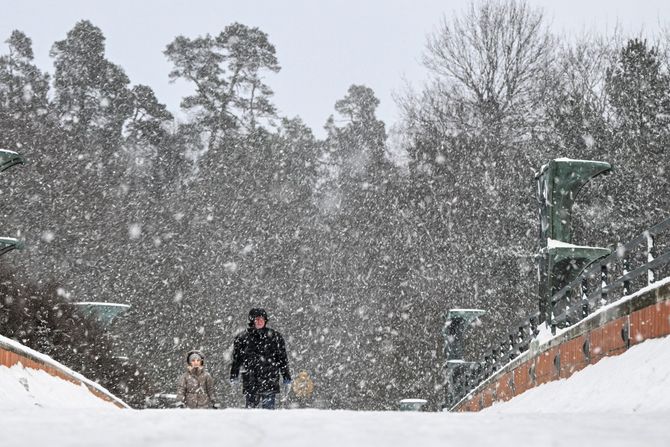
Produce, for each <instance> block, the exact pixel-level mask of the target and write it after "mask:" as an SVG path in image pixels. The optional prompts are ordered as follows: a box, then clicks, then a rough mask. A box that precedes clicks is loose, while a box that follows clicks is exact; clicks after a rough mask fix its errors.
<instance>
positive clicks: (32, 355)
mask: <svg viewBox="0 0 670 447" xmlns="http://www.w3.org/2000/svg"><path fill="white" fill-rule="evenodd" d="M0 349H4V350H8V351H9V352H14V353H16V354H17V355H19V356H21V357H24V358H27V359H30V360H34V361H37V362H38V363H41V364H43V365H46V366H49V367H51V368H54V369H56V370H58V371H60V372H61V373H63V374H64V375H65V376H67V377H71V378H73V379H75V380H76V381H79V382H80V385H75V384H74V383H72V382H68V381H67V380H63V379H61V378H58V377H55V376H52V375H50V374H48V373H47V372H45V371H42V370H38V369H34V368H24V367H23V365H22V364H17V365H12V366H11V367H10V368H8V367H7V366H4V365H0V408H6V407H3V405H4V401H5V399H4V397H5V393H10V392H11V391H8V390H11V389H14V388H13V387H12V386H11V385H7V384H8V383H12V380H11V379H5V377H11V376H14V377H15V380H14V382H17V381H18V383H19V384H21V385H22V386H23V388H24V391H26V392H27V393H29V394H30V392H31V390H30V382H29V381H28V380H29V379H30V378H31V377H32V381H33V382H35V384H36V386H37V388H36V389H47V388H48V387H46V386H44V387H42V386H41V384H44V383H47V381H46V379H40V378H38V377H42V376H44V377H47V378H49V380H55V381H57V382H53V383H56V384H57V385H54V386H55V387H59V386H61V382H62V383H64V384H66V385H70V386H72V387H75V388H82V389H84V390H85V391H86V392H87V393H88V395H90V396H91V397H92V398H94V399H97V400H99V401H101V402H103V403H104V404H105V405H112V404H111V403H110V402H106V401H104V400H103V399H101V398H100V397H96V396H95V395H94V394H93V392H92V391H91V389H93V390H94V391H95V392H98V393H100V394H101V395H105V396H107V397H109V398H110V399H112V400H115V401H116V403H117V404H118V405H119V406H123V407H126V408H130V407H129V406H128V405H127V404H126V403H125V402H123V401H122V400H120V399H119V398H117V397H116V396H114V395H113V394H112V393H110V392H109V391H107V389H105V388H104V387H103V386H101V385H99V384H97V383H95V382H93V381H92V380H89V379H87V378H86V377H84V376H83V375H81V374H79V373H78V372H76V371H73V370H71V369H70V368H68V367H67V366H65V365H63V364H61V363H59V362H57V361H56V360H54V359H52V358H51V357H49V356H48V355H45V354H42V353H41V352H38V351H35V350H34V349H30V348H29V347H27V346H24V345H22V344H21V343H19V342H17V341H15V340H12V339H10V338H7V337H3V336H2V335H0ZM15 368H16V369H17V370H23V371H24V372H25V374H24V375H17V374H15V373H14V372H13V371H14V369H15ZM7 371H12V373H11V374H8V373H7ZM37 373H39V374H37ZM24 383H28V386H27V389H26V385H23V384H24ZM29 394H28V395H29ZM13 395H14V396H16V394H13ZM34 397H35V398H36V399H38V401H33V402H32V403H31V404H30V405H38V404H41V402H40V401H39V399H40V398H41V395H40V396H38V395H35V396H34ZM46 399H47V400H48V401H49V402H52V401H51V400H49V399H50V398H49V397H46ZM53 402H56V401H55V400H53ZM75 407H76V405H75ZM117 408H118V407H117Z"/></svg>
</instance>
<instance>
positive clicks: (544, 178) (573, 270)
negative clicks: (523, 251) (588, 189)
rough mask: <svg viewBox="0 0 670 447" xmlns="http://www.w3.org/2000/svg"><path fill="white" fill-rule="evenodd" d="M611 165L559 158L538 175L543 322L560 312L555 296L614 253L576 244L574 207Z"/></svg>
mask: <svg viewBox="0 0 670 447" xmlns="http://www.w3.org/2000/svg"><path fill="white" fill-rule="evenodd" d="M611 170H612V167H611V166H610V164H609V163H605V162H601V161H590V160H571V159H567V158H557V159H555V160H552V161H550V162H549V163H548V164H547V165H545V166H543V167H542V169H541V170H540V173H539V174H538V175H537V176H536V180H537V185H538V189H537V198H538V202H539V207H540V254H539V265H538V271H539V298H540V299H539V307H540V322H547V323H550V322H551V319H552V315H553V314H554V312H555V311H557V309H553V308H552V303H551V297H552V296H553V295H554V294H555V293H556V292H557V291H559V290H560V289H561V288H562V287H563V286H565V285H566V284H568V283H569V282H570V281H572V280H573V279H574V278H576V277H577V275H579V273H581V272H582V270H583V269H584V268H586V266H588V265H589V264H591V263H592V262H594V261H596V260H597V259H600V258H602V257H603V256H607V255H608V254H610V250H608V249H606V248H601V247H588V246H578V245H572V206H573V204H574V202H575V198H576V197H577V195H578V194H579V191H580V190H581V189H582V187H583V186H584V185H585V184H586V183H588V182H589V180H591V179H592V178H593V177H596V176H598V175H600V174H604V173H607V172H610V171H611Z"/></svg>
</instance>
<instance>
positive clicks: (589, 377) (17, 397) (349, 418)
mask: <svg viewBox="0 0 670 447" xmlns="http://www.w3.org/2000/svg"><path fill="white" fill-rule="evenodd" d="M54 381H55V382H54ZM52 382H54V383H52ZM668 421H670V337H666V338H663V339H656V340H648V341H646V342H644V343H642V344H641V345H637V346H634V347H632V348H631V349H630V350H629V351H627V352H626V353H625V354H623V355H621V356H617V357H610V358H605V359H603V360H601V361H600V362H599V363H597V364H596V365H593V366H590V367H588V368H586V369H584V370H583V371H580V372H578V373H576V374H575V375H573V376H572V377H571V378H570V379H568V380H560V381H557V382H552V383H549V384H545V385H542V386H540V387H537V388H534V389H532V390H529V391H527V392H526V393H524V394H522V395H521V396H519V397H517V398H515V399H513V400H511V401H510V402H506V403H503V404H497V405H494V406H493V407H491V408H489V409H487V410H485V411H483V412H480V413H463V414H454V413H428V412H422V413H414V412H397V411H390V412H354V411H325V410H277V411H265V410H242V409H226V410H119V409H116V408H115V407H113V406H112V405H111V404H108V403H104V402H103V401H100V400H98V399H96V398H92V395H90V394H89V393H88V392H87V391H85V389H83V388H82V387H77V386H75V385H72V384H70V383H68V382H63V381H61V380H60V379H56V378H53V377H50V376H47V375H46V374H44V373H40V372H36V371H34V370H25V369H21V368H18V367H14V368H12V369H8V368H4V367H0V447H15V446H16V447H18V446H21V447H25V446H48V447H69V446H82V447H98V446H99V447H126V446H128V447H135V446H137V447H140V446H141V447H148V446H189V447H192V446H203V447H205V446H206V447H209V446H234V447H245V446H249V447H252V446H253V447H259V446H272V447H301V446H309V447H331V446H333V447H334V446H338V447H340V446H365V447H370V446H384V447H397V446H411V447H427V446H458V447H461V446H462V447H478V446H494V447H508V446H509V447H518V446H531V447H532V446H550V447H581V446H589V447H598V446H602V447H616V446H632V447H642V446H644V447H653V446H658V447H668V446H670V429H669V428H668Z"/></svg>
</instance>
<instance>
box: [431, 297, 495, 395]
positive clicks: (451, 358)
mask: <svg viewBox="0 0 670 447" xmlns="http://www.w3.org/2000/svg"><path fill="white" fill-rule="evenodd" d="M485 313H486V312H485V311H483V310H481V309H450V310H449V312H448V313H447V319H446V321H445V323H444V328H443V330H442V336H443V337H444V354H445V357H446V358H447V362H446V365H445V370H446V379H447V382H446V385H447V386H446V392H445V404H444V407H445V408H451V407H452V406H453V405H454V404H455V403H456V401H457V400H458V399H460V398H461V397H462V394H463V391H464V390H465V385H466V384H465V383H463V379H464V376H465V372H466V371H467V369H468V368H471V367H472V366H474V365H476V364H477V362H466V361H465V360H464V359H463V357H464V352H463V351H464V342H465V338H464V337H465V331H466V329H467V328H468V327H470V326H471V325H472V323H473V322H474V321H476V320H477V318H479V317H480V316H482V315H484V314H485Z"/></svg>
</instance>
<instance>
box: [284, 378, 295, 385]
mask: <svg viewBox="0 0 670 447" xmlns="http://www.w3.org/2000/svg"><path fill="white" fill-rule="evenodd" d="M283 383H284V385H285V386H289V385H290V384H292V383H293V380H291V379H284V382H283Z"/></svg>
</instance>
